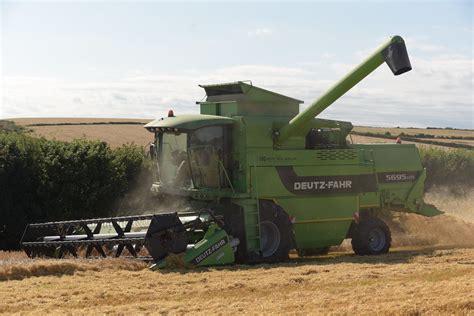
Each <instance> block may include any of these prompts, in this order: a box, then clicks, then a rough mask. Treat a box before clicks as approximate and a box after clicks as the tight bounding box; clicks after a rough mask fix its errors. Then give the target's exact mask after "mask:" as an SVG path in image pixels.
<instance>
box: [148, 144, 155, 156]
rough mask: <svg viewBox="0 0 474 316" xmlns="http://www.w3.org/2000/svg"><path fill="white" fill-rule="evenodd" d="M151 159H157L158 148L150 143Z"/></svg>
mask: <svg viewBox="0 0 474 316" xmlns="http://www.w3.org/2000/svg"><path fill="white" fill-rule="evenodd" d="M149 152H150V158H151V159H155V157H156V146H155V143H150V146H149Z"/></svg>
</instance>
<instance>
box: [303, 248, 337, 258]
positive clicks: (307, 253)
mask: <svg viewBox="0 0 474 316" xmlns="http://www.w3.org/2000/svg"><path fill="white" fill-rule="evenodd" d="M329 248H330V247H322V248H312V249H301V250H298V256H300V257H312V256H323V255H327V254H328V252H329Z"/></svg>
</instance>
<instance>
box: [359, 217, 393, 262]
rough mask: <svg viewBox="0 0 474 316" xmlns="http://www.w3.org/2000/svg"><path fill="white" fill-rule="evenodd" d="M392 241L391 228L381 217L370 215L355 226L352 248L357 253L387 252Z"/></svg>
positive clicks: (375, 253)
mask: <svg viewBox="0 0 474 316" xmlns="http://www.w3.org/2000/svg"><path fill="white" fill-rule="evenodd" d="M391 243H392V236H391V233H390V229H389V228H388V226H387V224H385V223H384V222H383V221H382V220H381V219H378V218H376V217H369V218H366V219H364V220H362V221H360V222H359V223H358V224H355V225H354V226H353V231H352V249H353V250H354V252H355V253H356V254H357V255H360V256H368V255H380V254H384V253H387V252H388V250H389V249H390V246H391Z"/></svg>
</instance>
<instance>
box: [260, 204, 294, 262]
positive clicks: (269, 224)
mask: <svg viewBox="0 0 474 316" xmlns="http://www.w3.org/2000/svg"><path fill="white" fill-rule="evenodd" d="M292 246H293V231H292V229H291V222H290V219H289V217H288V214H287V213H286V212H285V211H284V210H283V209H282V208H281V207H279V206H278V205H275V204H274V203H272V202H270V201H260V250H261V260H259V261H261V262H265V263H275V262H282V261H286V260H288V253H289V252H290V249H291V248H292Z"/></svg>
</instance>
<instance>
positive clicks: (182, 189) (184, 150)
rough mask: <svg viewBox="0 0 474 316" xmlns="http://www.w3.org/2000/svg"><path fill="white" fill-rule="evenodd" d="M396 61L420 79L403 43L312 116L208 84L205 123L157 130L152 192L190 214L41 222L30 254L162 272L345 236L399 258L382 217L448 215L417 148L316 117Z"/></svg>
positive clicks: (265, 257) (239, 86)
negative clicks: (171, 259)
mask: <svg viewBox="0 0 474 316" xmlns="http://www.w3.org/2000/svg"><path fill="white" fill-rule="evenodd" d="M384 62H386V63H387V65H388V66H389V68H390V70H391V71H392V72H393V74H394V75H400V74H403V73H404V72H407V71H409V70H411V65H410V61H409V58H408V54H407V51H406V47H405V43H404V41H403V39H402V38H401V37H399V36H394V37H392V38H391V39H390V40H388V41H387V42H386V43H384V44H383V45H382V46H380V47H379V48H378V49H377V50H376V51H375V52H374V53H373V54H372V55H371V56H370V57H368V58H367V59H366V60H365V61H363V62H362V63H361V64H360V65H359V66H357V67H356V68H355V69H354V70H353V71H352V72H350V73H349V74H347V76H345V77H344V78H343V79H342V80H340V81H339V82H338V83H336V84H335V85H334V86H333V87H331V88H330V89H329V90H328V91H327V92H326V93H324V94H323V95H322V96H321V97H320V98H319V99H317V100H316V101H314V102H313V103H312V104H311V105H310V106H309V107H308V108H306V109H305V110H304V111H302V112H300V113H299V105H300V104H301V103H302V101H300V100H297V99H293V98H290V97H286V96H283V95H280V94H277V93H275V92H271V91H268V90H264V89H261V88H258V87H256V86H253V85H252V84H249V83H246V82H242V81H239V82H234V83H225V84H216V85H203V86H201V87H202V88H204V90H205V92H206V95H207V99H206V101H204V102H198V104H199V105H200V107H201V114H197V115H177V116H175V115H174V113H173V112H172V111H170V112H169V113H168V117H166V118H161V119H158V120H155V121H153V122H151V123H149V124H147V125H146V126H145V128H146V129H148V130H149V131H150V132H152V133H154V134H155V142H154V144H153V146H152V147H151V149H152V153H153V155H152V156H153V159H154V160H155V161H156V170H157V175H158V177H157V179H156V181H155V182H154V183H153V185H152V191H153V192H154V193H156V194H157V195H158V196H160V197H165V198H168V199H176V200H178V199H180V200H185V201H186V202H187V204H188V205H189V207H188V208H187V211H177V212H173V213H165V214H155V215H143V216H127V217H113V218H101V219H88V220H76V221H64V222H51V223H41V224H30V225H28V226H27V228H26V230H25V233H24V235H23V239H22V241H21V245H22V247H23V249H24V250H25V251H26V253H27V254H28V255H29V256H30V257H36V256H43V257H44V256H46V257H55V258H62V257H65V256H68V255H72V256H79V255H84V256H85V257H90V256H92V255H94V256H101V257H106V256H115V257H119V256H121V255H122V253H123V252H124V250H125V249H126V252H128V253H129V254H130V255H132V256H135V257H138V258H150V259H152V260H153V261H154V262H155V267H163V266H165V265H166V257H167V256H168V255H169V254H171V253H173V254H180V253H184V254H185V255H184V261H185V262H186V263H187V264H193V265H196V266H209V265H223V264H231V263H234V262H240V263H258V262H280V261H284V260H286V259H288V253H289V251H290V250H291V249H296V250H297V251H298V253H299V255H300V256H305V255H316V254H321V253H325V252H327V250H328V249H329V247H330V246H334V245H339V244H340V243H341V242H342V241H343V240H344V239H345V238H352V247H353V250H354V252H355V253H356V254H359V255H378V254H383V253H386V252H388V250H389V248H390V245H391V234H390V231H389V228H388V227H387V225H386V224H385V223H384V222H383V221H382V220H381V219H380V218H379V217H378V215H379V214H380V213H381V211H382V210H385V211H395V212H411V213H417V214H421V215H425V216H435V215H438V214H441V213H442V212H440V211H439V210H437V209H436V208H435V207H433V206H430V205H427V204H426V203H425V202H424V201H423V191H424V181H425V178H426V171H425V169H423V167H422V165H421V161H420V155H419V152H418V150H417V148H416V147H415V146H414V145H409V144H403V145H402V144H376V145H365V144H364V145H362V144H349V143H348V142H347V140H346V139H347V137H348V135H349V133H350V131H351V129H352V127H353V126H352V124H351V123H350V122H343V121H334V120H324V119H317V118H315V117H316V116H318V115H319V114H320V113H321V112H322V111H323V110H324V109H326V108H327V107H329V106H330V105H331V104H332V103H333V102H334V101H336V100H337V99H338V98H339V97H341V96H342V95H344V94H345V93H346V92H347V91H348V90H350V89H351V88H352V87H354V86H355V85H356V84H357V83H358V82H360V81H361V80H362V79H364V78H365V77H366V76H367V75H369V74H370V73H371V72H372V71H374V70H375V69H376V68H378V67H379V66H380V65H382V64H383V63H384ZM388 86H389V85H388ZM158 200H159V199H158ZM158 200H157V201H158ZM137 224H139V225H138V226H137ZM140 227H141V228H140ZM143 247H144V248H145V249H146V251H145V249H144V248H143Z"/></svg>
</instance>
